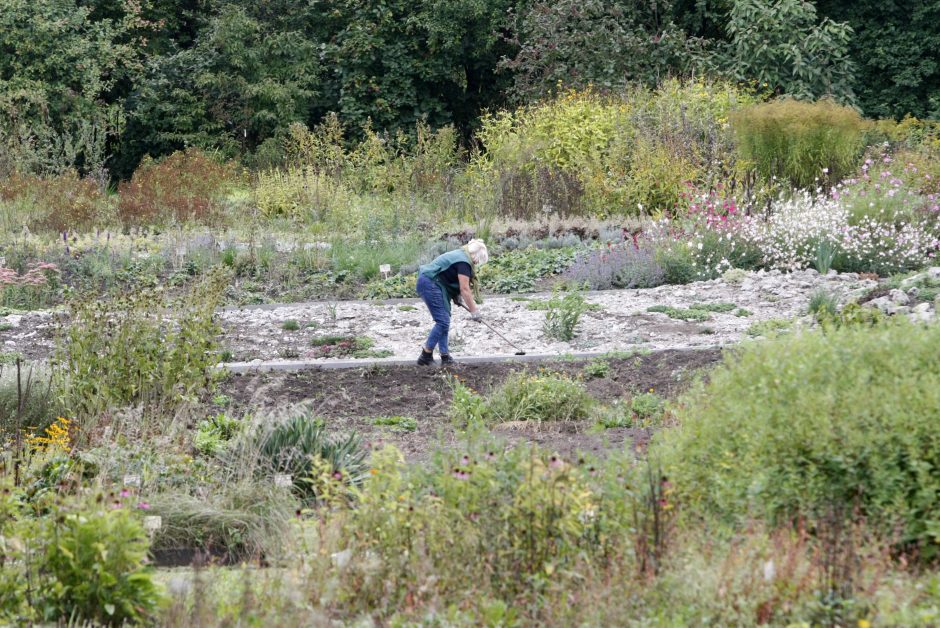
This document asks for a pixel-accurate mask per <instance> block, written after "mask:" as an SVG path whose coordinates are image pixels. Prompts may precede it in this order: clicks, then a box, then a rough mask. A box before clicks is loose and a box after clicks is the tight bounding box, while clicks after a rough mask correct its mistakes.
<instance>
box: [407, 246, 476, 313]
mask: <svg viewBox="0 0 940 628" xmlns="http://www.w3.org/2000/svg"><path fill="white" fill-rule="evenodd" d="M457 262H465V263H467V264H470V268H473V262H472V261H471V260H470V256H469V255H467V253H466V252H465V251H464V250H463V249H455V250H453V251H448V252H447V253H442V254H441V255H438V256H437V257H436V258H434V260H433V261H430V262H428V263H427V264H425V265H424V266H421V267H420V268H418V274H419V275H424V276H425V277H427V278H428V279H430V280H431V281H433V282H434V283H436V284H437V285H439V286H440V287H441V290H443V291H444V301H445V302H446V303H447V311H448V312H449V311H450V302H451V301H454V300H456V299H457V297H458V296H460V283H458V282H448V281H446V280H445V279H444V276H443V273H444V271H445V270H447V269H448V268H450V267H451V266H453V265H454V264H456V263H457Z"/></svg>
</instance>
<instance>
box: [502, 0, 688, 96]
mask: <svg viewBox="0 0 940 628" xmlns="http://www.w3.org/2000/svg"><path fill="white" fill-rule="evenodd" d="M671 18H672V15H671V8H670V2H668V1H665V0H650V1H649V2H643V3H637V2H624V1H614V2H611V1H609V0H561V1H559V2H536V3H535V4H533V5H532V6H531V7H530V8H529V9H528V10H527V11H524V12H523V13H521V14H520V15H519V16H518V17H517V19H516V23H515V26H514V43H515V45H516V46H517V48H518V50H519V51H518V53H517V54H516V56H515V57H514V58H513V59H511V60H509V59H507V60H504V61H503V63H502V64H501V67H502V68H503V69H504V70H508V71H510V72H512V73H513V75H514V77H515V82H514V84H513V92H514V95H515V96H516V97H517V98H518V99H519V100H523V101H526V100H530V99H533V98H542V97H544V96H546V95H548V94H550V93H551V92H553V91H554V90H556V89H557V88H559V87H565V88H584V87H586V86H588V85H591V86H593V87H595V88H598V89H602V90H613V89H617V88H621V87H623V86H625V85H628V84H631V83H641V84H645V85H655V84H657V83H658V82H659V81H661V80H662V79H663V78H665V77H667V76H670V75H674V74H684V73H687V72H688V71H690V70H691V69H692V68H694V67H696V66H697V65H698V64H699V62H700V61H701V55H702V53H703V47H702V42H701V41H699V40H696V39H690V38H689V37H687V36H686V34H685V32H683V31H682V29H680V28H679V27H677V26H676V25H675V24H674V23H673V22H672V21H671Z"/></svg>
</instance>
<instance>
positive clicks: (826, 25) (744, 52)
mask: <svg viewBox="0 0 940 628" xmlns="http://www.w3.org/2000/svg"><path fill="white" fill-rule="evenodd" d="M727 32H728V34H729V36H730V41H729V45H728V48H727V50H728V53H727V56H726V58H725V59H723V60H722V62H723V63H724V64H725V66H726V69H727V72H728V73H729V74H730V75H732V76H733V77H734V78H736V79H738V80H742V81H746V80H756V81H758V82H760V83H766V84H767V85H768V86H770V87H771V88H773V89H774V90H776V91H777V92H778V93H782V94H788V95H790V96H794V97H796V98H802V99H814V98H820V97H822V96H831V97H833V98H835V99H836V100H839V101H842V102H850V103H851V102H853V101H854V93H853V91H852V79H853V73H852V72H853V63H852V61H851V60H850V59H849V54H848V50H849V42H850V40H851V36H852V28H851V27H850V26H848V25H847V24H844V23H837V22H833V21H832V20H830V19H829V18H823V19H822V20H821V21H819V22H818V23H817V15H816V7H815V6H814V5H813V4H812V3H811V2H806V1H805V0H735V2H734V6H733V7H732V9H731V12H730V14H729V19H728V25H727Z"/></svg>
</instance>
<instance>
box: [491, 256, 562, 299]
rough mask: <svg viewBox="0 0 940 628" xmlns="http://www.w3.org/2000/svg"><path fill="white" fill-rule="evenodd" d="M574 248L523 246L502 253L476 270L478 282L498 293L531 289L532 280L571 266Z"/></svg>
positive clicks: (533, 285)
mask: <svg viewBox="0 0 940 628" xmlns="http://www.w3.org/2000/svg"><path fill="white" fill-rule="evenodd" d="M575 255H576V252H575V249H573V248H561V249H535V248H529V249H523V250H515V251H508V252H506V253H502V254H500V255H498V256H496V257H494V258H493V259H491V260H490V261H489V263H487V264H486V265H485V266H483V267H482V268H481V269H480V283H481V284H482V285H483V287H484V288H486V289H487V290H489V291H491V292H496V293H498V294H510V293H513V292H526V291H531V290H532V289H533V288H534V287H535V282H536V281H538V280H539V279H542V278H545V277H551V276H554V275H559V274H561V273H563V272H565V271H566V270H567V269H568V267H570V266H571V264H572V262H574V259H575Z"/></svg>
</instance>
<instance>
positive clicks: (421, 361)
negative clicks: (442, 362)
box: [418, 349, 434, 366]
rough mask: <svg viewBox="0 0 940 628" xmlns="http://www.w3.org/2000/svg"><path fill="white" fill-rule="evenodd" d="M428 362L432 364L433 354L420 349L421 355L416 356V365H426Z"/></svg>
mask: <svg viewBox="0 0 940 628" xmlns="http://www.w3.org/2000/svg"><path fill="white" fill-rule="evenodd" d="M429 364H434V354H433V353H428V352H427V351H425V350H424V349H422V350H421V357H419V358H418V366H428V365H429Z"/></svg>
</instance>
